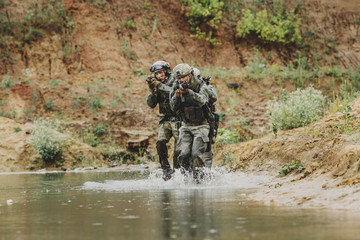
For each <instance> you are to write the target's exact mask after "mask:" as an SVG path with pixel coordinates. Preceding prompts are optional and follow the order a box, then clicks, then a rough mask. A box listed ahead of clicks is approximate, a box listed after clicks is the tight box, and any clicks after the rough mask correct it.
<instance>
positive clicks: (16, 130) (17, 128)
mask: <svg viewBox="0 0 360 240" xmlns="http://www.w3.org/2000/svg"><path fill="white" fill-rule="evenodd" d="M21 131H22V129H21V128H20V127H16V128H14V132H16V133H18V132H21Z"/></svg>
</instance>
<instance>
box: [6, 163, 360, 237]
mask: <svg viewBox="0 0 360 240" xmlns="http://www.w3.org/2000/svg"><path fill="white" fill-rule="evenodd" d="M160 176H161V174H160V173H159V172H155V173H151V174H150V173H149V172H148V171H147V170H142V171H116V172H114V171H112V172H106V171H88V172H53V173H49V172H47V173H37V174H25V173H14V174H0V183H1V185H0V239H1V240H8V239H9V240H13V239H16V240H20V239H24V240H25V239H37V240H38V239H47V240H49V239H114V240H115V239H127V240H128V239H134V240H135V239H136V240H139V239H146V240H152V239H156V240H161V239H209V240H210V239H226V240H228V239H244V240H245V239H262V240H264V239H266V240H272V239H274V240H275V239H276V240H282V239H299V240H300V239H301V240H303V239H307V240H311V239H326V240H331V239H334V240H339V239H360V216H359V215H357V214H354V213H352V212H349V211H335V210H323V209H301V208H297V207H294V206H289V207H269V206H262V205H260V204H258V203H256V202H251V201H248V200H247V195H248V194H249V193H251V192H252V191H255V190H256V187H257V185H256V182H259V181H258V180H257V181H252V180H251V179H248V178H246V176H245V175H241V174H240V173H227V172H226V171H220V170H214V172H213V176H212V178H211V180H209V181H207V183H203V184H196V183H193V182H191V181H186V179H184V178H183V176H182V175H181V174H180V173H177V174H176V175H175V177H174V178H173V179H172V180H170V181H168V182H164V181H163V180H162V179H161V177H160Z"/></svg>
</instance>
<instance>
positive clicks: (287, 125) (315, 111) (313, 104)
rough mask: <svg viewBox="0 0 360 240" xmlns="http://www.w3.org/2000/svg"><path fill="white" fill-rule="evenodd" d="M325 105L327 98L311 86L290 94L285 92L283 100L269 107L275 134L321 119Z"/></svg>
mask: <svg viewBox="0 0 360 240" xmlns="http://www.w3.org/2000/svg"><path fill="white" fill-rule="evenodd" d="M324 103H325V97H324V96H323V95H322V94H321V92H320V91H318V90H315V89H314V88H313V87H311V86H310V87H308V88H306V89H305V90H300V89H298V90H296V91H294V92H292V93H290V94H287V92H286V91H284V93H283V95H282V98H281V100H280V101H278V102H275V103H274V104H272V105H271V106H270V107H269V112H268V113H269V115H270V118H271V122H272V125H273V131H274V133H276V131H277V129H292V128H297V127H302V126H306V125H308V124H309V123H311V122H312V121H314V120H317V119H319V118H320V116H321V115H322V113H323V110H324Z"/></svg>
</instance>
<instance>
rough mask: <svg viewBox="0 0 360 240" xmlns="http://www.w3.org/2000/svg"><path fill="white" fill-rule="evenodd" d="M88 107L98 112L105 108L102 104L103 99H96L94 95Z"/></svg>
mask: <svg viewBox="0 0 360 240" xmlns="http://www.w3.org/2000/svg"><path fill="white" fill-rule="evenodd" d="M88 105H89V107H90V109H91V110H97V109H100V108H102V107H103V104H102V103H101V98H100V97H95V96H93V95H92V96H91V97H90V99H89V101H88Z"/></svg>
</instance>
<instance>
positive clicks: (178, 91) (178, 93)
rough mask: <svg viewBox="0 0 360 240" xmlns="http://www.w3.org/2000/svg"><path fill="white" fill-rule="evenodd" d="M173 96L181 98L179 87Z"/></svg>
mask: <svg viewBox="0 0 360 240" xmlns="http://www.w3.org/2000/svg"><path fill="white" fill-rule="evenodd" d="M175 96H176V97H178V98H181V90H180V89H178V90H176V92H175Z"/></svg>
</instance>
